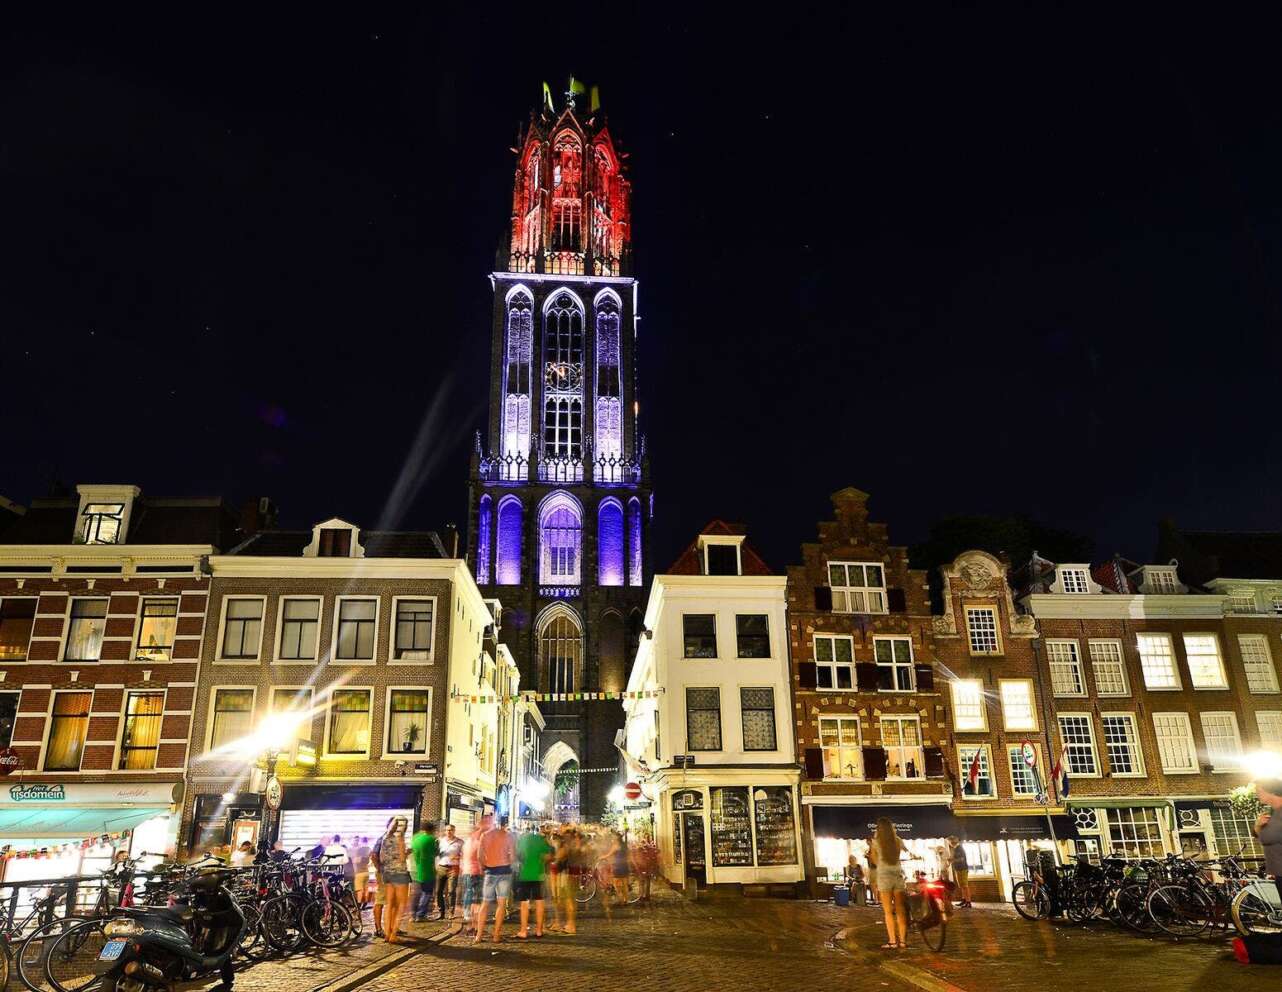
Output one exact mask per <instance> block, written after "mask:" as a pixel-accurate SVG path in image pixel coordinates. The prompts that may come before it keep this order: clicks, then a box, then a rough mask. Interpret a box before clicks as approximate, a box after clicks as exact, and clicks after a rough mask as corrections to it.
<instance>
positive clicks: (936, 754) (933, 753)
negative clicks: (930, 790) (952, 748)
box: [925, 747, 944, 778]
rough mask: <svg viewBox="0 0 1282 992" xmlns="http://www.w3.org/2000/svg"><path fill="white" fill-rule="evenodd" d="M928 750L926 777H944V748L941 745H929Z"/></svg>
mask: <svg viewBox="0 0 1282 992" xmlns="http://www.w3.org/2000/svg"><path fill="white" fill-rule="evenodd" d="M925 750H926V777H927V778H943V777H944V750H943V748H939V747H928V748H926V749H925Z"/></svg>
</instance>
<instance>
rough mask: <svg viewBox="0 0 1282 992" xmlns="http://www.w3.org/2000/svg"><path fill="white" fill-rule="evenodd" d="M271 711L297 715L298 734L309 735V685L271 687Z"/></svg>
mask: <svg viewBox="0 0 1282 992" xmlns="http://www.w3.org/2000/svg"><path fill="white" fill-rule="evenodd" d="M272 712H273V713H275V714H281V715H290V716H295V717H297V718H298V726H297V730H298V736H300V737H304V738H307V737H311V731H312V727H311V712H312V690H311V688H310V687H307V686H304V687H302V688H301V689H273V690H272Z"/></svg>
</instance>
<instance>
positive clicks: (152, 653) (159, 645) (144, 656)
mask: <svg viewBox="0 0 1282 992" xmlns="http://www.w3.org/2000/svg"><path fill="white" fill-rule="evenodd" d="M177 632H178V600H176V599H144V600H143V601H142V623H141V624H140V625H139V627H138V649H137V654H136V657H137V658H138V660H139V661H168V660H169V659H170V658H172V657H173V654H174V635H175V634H176V633H177Z"/></svg>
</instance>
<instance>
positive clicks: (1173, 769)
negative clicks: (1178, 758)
mask: <svg viewBox="0 0 1282 992" xmlns="http://www.w3.org/2000/svg"><path fill="white" fill-rule="evenodd" d="M1159 717H1162V718H1166V717H1173V718H1175V721H1176V722H1177V723H1179V724H1181V725H1182V726H1183V728H1184V744H1185V746H1186V748H1187V749H1188V754H1189V758H1190V759H1191V760H1192V762H1193V763H1192V765H1191V766H1190V765H1168V764H1167V763H1166V755H1165V754H1164V753H1163V750H1162V741H1163V739H1166V740H1171V739H1172V738H1170V737H1169V736H1167V737H1165V738H1164V737H1163V734H1162V732H1161V730H1159V729H1158V718H1159ZM1152 719H1153V738H1154V740H1155V741H1156V744H1157V759H1158V763H1159V764H1161V766H1162V773H1163V774H1164V775H1197V774H1199V773H1200V772H1201V771H1202V767H1201V761H1200V759H1199V757H1198V753H1197V740H1196V739H1195V738H1194V737H1193V722H1192V721H1191V720H1190V719H1189V715H1188V714H1187V713H1185V712H1184V711H1182V710H1161V711H1158V712H1156V713H1154V714H1153V717H1152Z"/></svg>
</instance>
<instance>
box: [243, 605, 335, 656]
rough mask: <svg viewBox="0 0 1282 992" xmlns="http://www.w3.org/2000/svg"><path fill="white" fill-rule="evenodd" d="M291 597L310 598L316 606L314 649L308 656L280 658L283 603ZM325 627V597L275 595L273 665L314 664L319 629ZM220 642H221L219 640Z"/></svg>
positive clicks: (319, 635)
mask: <svg viewBox="0 0 1282 992" xmlns="http://www.w3.org/2000/svg"><path fill="white" fill-rule="evenodd" d="M291 599H310V600H312V601H313V602H315V603H316V604H317V607H316V650H315V652H313V654H312V656H311V657H310V658H282V657H281V655H280V650H281V646H282V645H283V644H284V642H285V603H286V601H287V600H291ZM324 627H325V597H324V596H312V595H301V596H300V595H294V594H292V593H286V594H285V595H282V596H277V597H276V637H275V641H276V645H275V648H274V650H273V651H272V664H273V665H314V664H316V662H317V661H319V660H320V650H321V630H323V629H324ZM220 643H221V642H220Z"/></svg>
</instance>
